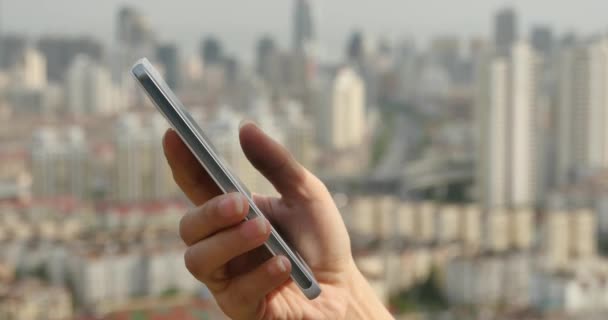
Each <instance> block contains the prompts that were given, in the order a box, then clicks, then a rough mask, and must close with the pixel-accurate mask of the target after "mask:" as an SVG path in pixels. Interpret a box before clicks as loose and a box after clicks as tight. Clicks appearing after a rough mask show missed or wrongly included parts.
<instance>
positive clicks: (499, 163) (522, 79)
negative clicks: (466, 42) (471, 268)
mask: <svg viewBox="0 0 608 320" xmlns="http://www.w3.org/2000/svg"><path fill="white" fill-rule="evenodd" d="M537 71H538V59H537V57H536V55H535V54H534V51H533V49H532V48H531V47H530V45H528V44H527V43H525V42H519V43H517V44H516V45H514V46H513V49H512V53H511V54H510V57H509V58H505V57H492V58H489V59H488V60H487V61H485V62H484V63H483V66H482V68H481V69H480V72H481V74H480V77H479V79H478V81H479V84H478V97H477V120H476V121H477V124H478V126H479V130H480V131H479V136H478V137H479V150H478V151H479V158H478V169H477V170H478V173H477V180H478V188H479V189H478V192H479V194H478V195H479V198H480V200H481V202H482V204H483V205H484V206H485V207H486V208H497V207H505V206H506V207H526V206H529V205H533V204H535V202H536V180H537V179H536V173H537V168H536V166H537V162H536V142H535V141H536V139H537V137H536V131H535V121H536V119H535V113H536V104H537V101H538V96H537V95H538V84H537V81H538V76H537V73H538V72H537Z"/></svg>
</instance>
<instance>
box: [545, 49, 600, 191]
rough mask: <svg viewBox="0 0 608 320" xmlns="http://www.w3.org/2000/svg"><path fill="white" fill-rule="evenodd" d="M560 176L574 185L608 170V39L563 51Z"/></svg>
mask: <svg viewBox="0 0 608 320" xmlns="http://www.w3.org/2000/svg"><path fill="white" fill-rule="evenodd" d="M560 66H561V68H560V72H559V85H560V86H559V93H560V96H559V109H558V114H557V116H558V127H557V128H558V135H557V141H556V145H557V148H558V149H557V151H558V153H557V155H558V158H557V160H558V162H557V164H558V165H557V167H556V176H557V177H558V181H557V183H558V185H560V186H564V185H565V184H568V183H572V182H574V181H575V179H576V178H577V177H580V176H581V175H584V174H587V173H589V171H591V170H597V169H605V168H607V167H608V131H607V129H606V127H607V126H606V120H605V119H606V114H607V113H608V95H606V92H605V91H606V90H605V88H606V86H607V85H608V39H607V38H602V39H599V40H596V41H594V42H592V43H589V44H585V45H580V46H577V47H571V48H565V49H563V50H562V52H560Z"/></svg>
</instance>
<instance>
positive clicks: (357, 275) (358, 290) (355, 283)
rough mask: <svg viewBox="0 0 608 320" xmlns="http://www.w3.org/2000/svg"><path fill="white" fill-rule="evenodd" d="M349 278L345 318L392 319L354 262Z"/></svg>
mask: <svg viewBox="0 0 608 320" xmlns="http://www.w3.org/2000/svg"><path fill="white" fill-rule="evenodd" d="M349 278H350V281H349V282H348V283H349V285H348V291H349V306H348V312H347V317H346V319H393V316H392V315H391V314H390V313H389V312H388V310H387V309H386V307H385V306H384V304H383V303H382V301H380V298H379V297H378V296H377V295H376V293H375V292H374V289H373V288H372V287H371V285H370V284H369V282H368V281H367V279H365V277H364V276H363V274H361V272H360V271H359V269H358V268H357V266H356V265H355V264H354V262H353V265H352V268H351V271H350V276H349Z"/></svg>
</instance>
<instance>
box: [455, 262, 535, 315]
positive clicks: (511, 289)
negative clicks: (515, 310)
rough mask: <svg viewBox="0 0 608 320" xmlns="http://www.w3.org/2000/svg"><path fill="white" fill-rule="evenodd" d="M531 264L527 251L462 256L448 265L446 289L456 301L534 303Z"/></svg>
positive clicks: (505, 303) (518, 305)
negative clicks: (523, 252)
mask: <svg viewBox="0 0 608 320" xmlns="http://www.w3.org/2000/svg"><path fill="white" fill-rule="evenodd" d="M530 272H531V268H530V262H529V258H528V257H527V256H526V255H519V254H504V255H481V256H474V257H467V256H463V257H459V258H456V259H453V260H451V261H449V262H448V263H447V265H446V269H445V293H446V296H447V298H448V300H449V301H450V302H451V303H453V304H456V305H459V304H460V305H463V304H464V305H481V306H496V305H507V306H516V307H522V306H523V307H525V306H528V305H529V304H530V295H529V292H530V285H531V280H530V277H531V274H530Z"/></svg>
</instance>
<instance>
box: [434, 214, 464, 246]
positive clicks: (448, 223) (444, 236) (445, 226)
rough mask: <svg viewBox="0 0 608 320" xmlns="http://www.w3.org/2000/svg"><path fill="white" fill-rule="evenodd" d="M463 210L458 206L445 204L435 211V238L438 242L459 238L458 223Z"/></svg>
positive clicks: (460, 220)
mask: <svg viewBox="0 0 608 320" xmlns="http://www.w3.org/2000/svg"><path fill="white" fill-rule="evenodd" d="M462 213H463V211H462V208H461V207H460V206H455V205H446V206H442V207H440V208H439V210H438V211H437V219H436V220H435V223H436V224H437V225H436V227H435V232H436V234H435V239H437V241H439V242H452V241H456V240H460V232H459V231H460V223H461V222H462V216H463V214H462Z"/></svg>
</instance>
